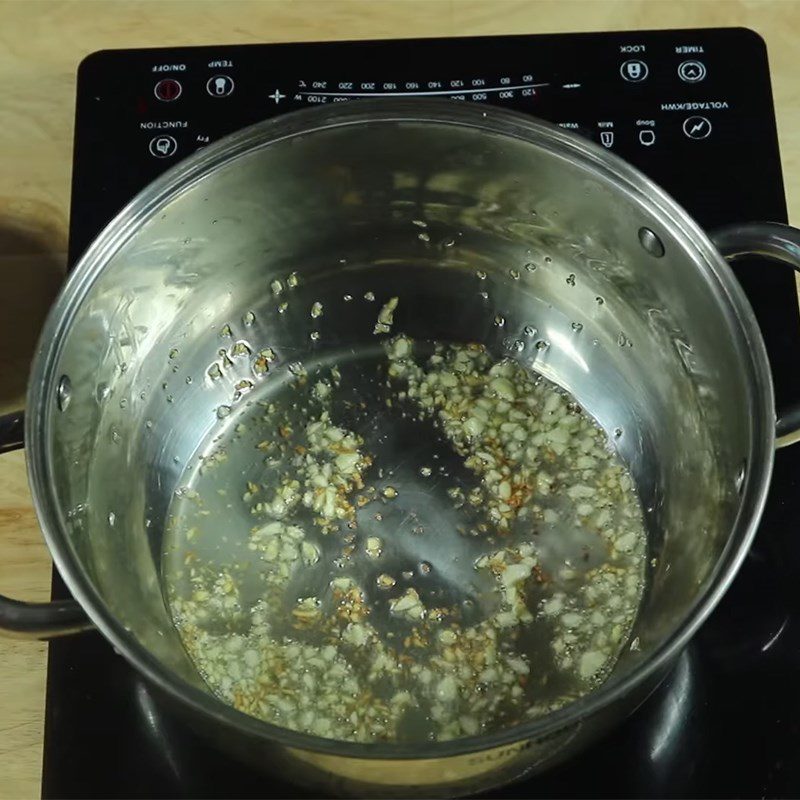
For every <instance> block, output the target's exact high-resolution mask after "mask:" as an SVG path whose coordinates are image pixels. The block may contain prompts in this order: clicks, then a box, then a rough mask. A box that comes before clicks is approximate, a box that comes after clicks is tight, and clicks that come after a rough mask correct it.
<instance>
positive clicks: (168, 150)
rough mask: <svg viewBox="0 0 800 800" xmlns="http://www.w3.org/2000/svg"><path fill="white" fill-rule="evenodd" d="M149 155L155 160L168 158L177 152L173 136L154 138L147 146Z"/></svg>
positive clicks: (176, 144)
mask: <svg viewBox="0 0 800 800" xmlns="http://www.w3.org/2000/svg"><path fill="white" fill-rule="evenodd" d="M148 149H149V150H150V155H152V156H155V157H156V158H169V157H170V156H174V155H175V153H177V152H178V143H177V142H176V141H175V137H174V136H166V135H164V134H162V135H161V136H154V137H153V138H152V139H151V140H150V144H149V145H148Z"/></svg>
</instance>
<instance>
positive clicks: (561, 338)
mask: <svg viewBox="0 0 800 800" xmlns="http://www.w3.org/2000/svg"><path fill="white" fill-rule="evenodd" d="M547 338H548V339H549V340H550V342H551V343H552V344H554V345H555V346H556V347H557V348H558V349H559V351H560V352H562V353H564V355H565V356H566V357H567V358H568V359H570V361H572V362H574V363H575V364H577V365H578V366H579V367H580V368H581V369H582V370H583V371H584V372H588V371H589V365H588V364H587V363H586V359H584V357H583V356H582V355H581V354H580V353H579V352H578V351H577V350H576V349H575V343H574V342H573V341H572V339H573V338H574V337H569V336H565V335H564V334H563V333H561V331H548V332H547Z"/></svg>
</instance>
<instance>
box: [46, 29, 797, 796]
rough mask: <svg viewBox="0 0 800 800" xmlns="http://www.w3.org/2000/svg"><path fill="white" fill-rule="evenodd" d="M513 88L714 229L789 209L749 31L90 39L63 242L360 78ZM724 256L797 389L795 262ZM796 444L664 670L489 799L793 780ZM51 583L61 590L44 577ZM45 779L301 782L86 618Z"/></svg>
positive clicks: (245, 785)
mask: <svg viewBox="0 0 800 800" xmlns="http://www.w3.org/2000/svg"><path fill="white" fill-rule="evenodd" d="M395 94H403V95H418V94H424V95H430V96H445V97H450V98H452V100H453V102H460V101H474V102H481V103H487V104H491V105H498V106H506V107H510V108H513V109H516V110H518V111H521V112H523V113H529V114H533V115H537V116H540V117H543V118H544V119H548V120H550V121H552V122H555V123H557V124H559V125H562V126H565V127H568V128H572V129H575V130H576V131H578V132H579V133H581V134H582V135H587V136H590V137H592V138H594V139H595V140H596V141H597V142H598V143H600V144H601V145H602V146H605V147H608V148H610V149H611V150H613V151H614V152H617V153H619V154H620V155H622V156H623V157H624V158H627V159H628V160H629V161H631V162H632V163H633V164H635V165H636V166H637V167H639V168H640V169H642V170H643V171H644V172H645V173H647V174H648V175H649V176H650V177H652V178H653V179H654V180H656V181H657V182H658V183H660V184H661V185H662V186H664V187H665V188H666V189H667V190H668V191H669V192H670V193H671V194H673V195H674V196H675V197H676V198H677V199H678V200H679V202H681V203H682V204H683V205H684V207H686V208H687V209H688V211H689V212H690V213H691V214H693V215H694V216H695V217H696V219H698V220H699V222H700V223H701V224H702V225H703V226H705V227H706V228H707V229H711V228H714V227H716V226H718V225H721V224H724V223H730V222H736V221H745V220H752V219H762V220H774V221H786V206H785V201H784V195H783V184H782V178H781V167H780V157H779V153H778V144H777V136H776V130H775V119H774V111H773V105H772V95H771V88H770V79H769V68H768V63H767V54H766V50H765V48H764V45H763V42H762V41H761V40H760V39H759V37H758V36H757V35H756V34H754V33H753V32H751V31H747V30H743V29H710V30H683V31H650V32H635V33H604V34H569V35H542V36H507V37H491V38H472V39H428V40H407V41H400V40H397V41H380V42H338V43H314V44H308V43H307V44H281V45H248V46H220V47H202V48H176V49H171V48H167V49H159V50H127V51H104V52H100V53H96V54H93V55H91V56H89V57H88V58H87V59H86V60H85V61H84V62H83V64H82V65H81V67H80V70H79V74H78V86H77V95H78V103H77V116H76V128H75V154H74V157H75V160H74V174H73V196H72V217H71V229H70V233H71V236H70V258H71V262H72V263H74V261H75V259H76V258H77V257H78V256H79V255H80V253H81V252H82V251H83V250H84V249H85V247H86V246H87V244H88V243H89V242H90V241H91V239H92V238H93V237H94V236H95V235H96V234H97V233H98V232H99V230H100V229H101V228H102V226H103V225H104V224H105V223H106V222H108V220H109V219H110V218H111V217H112V216H113V215H114V214H115V213H116V212H117V211H118V210H119V209H120V208H121V207H122V206H123V205H124V204H125V203H126V202H127V201H128V200H129V199H130V198H131V197H132V196H133V195H134V194H135V193H136V192H137V191H138V190H139V189H141V188H142V187H143V186H144V185H145V184H146V183H148V182H149V181H150V180H152V179H153V178H155V177H156V176H157V175H158V174H160V173H161V172H162V171H164V170H165V169H166V168H168V167H169V166H171V165H172V164H173V163H175V162H176V161H177V160H179V159H180V158H183V157H185V156H187V155H189V154H190V153H192V152H193V151H195V150H196V149H197V148H198V147H202V146H203V145H205V144H207V143H208V142H210V141H213V140H215V139H217V138H219V137H220V136H223V135H225V134H227V133H229V132H231V131H234V130H236V129H238V128H241V127H243V126H245V125H248V124H250V123H253V122H256V121H258V120H261V119H264V118H267V117H271V116H275V115H277V114H283V113H286V112H289V111H292V110H294V109H297V108H301V107H306V106H309V105H315V104H323V103H333V102H343V101H352V100H354V99H357V98H359V97H362V96H374V95H379V96H384V95H395ZM736 271H737V275H738V277H739V279H740V280H741V281H742V284H743V285H744V287H745V290H746V292H747V294H748V297H749V298H750V300H751V302H752V304H753V307H754V309H755V311H756V314H757V316H758V319H759V321H760V323H761V325H762V329H763V332H764V336H765V339H766V341H767V345H768V349H769V353H770V358H771V361H772V367H773V371H774V378H775V384H776V392H777V397H778V401H779V404H781V403H787V402H789V401H791V400H792V399H797V398H800V370H798V369H797V367H796V358H795V354H796V352H797V351H798V347H800V326H798V311H797V301H796V294H795V288H794V278H793V276H792V275H790V274H788V271H785V270H782V269H780V268H776V267H775V266H773V265H770V264H765V263H757V262H750V263H743V264H741V265H738V264H737V267H736ZM798 475H800V447H796V448H788V449H785V450H781V451H779V452H778V454H777V457H776V464H775V474H774V479H773V484H772V489H771V492H770V496H769V501H768V504H767V508H766V511H765V514H764V518H763V522H762V524H761V527H760V530H759V532H758V535H757V538H756V542H755V544H754V546H753V548H752V550H751V552H750V554H749V555H748V557H747V559H746V561H745V563H744V566H743V567H742V569H741V572H740V573H739V575H738V576H737V578H736V580H735V582H734V584H733V586H732V587H731V589H730V591H729V592H728V594H727V595H726V597H725V598H724V600H723V601H722V603H721V604H720V606H719V607H718V609H717V610H716V611H715V613H714V614H713V615H712V617H711V618H710V619H709V620H708V621H707V623H706V624H705V625H704V626H703V628H702V630H701V631H700V633H699V634H698V635H697V636H696V637H695V639H694V641H693V642H692V644H691V645H690V646H689V647H688V648H687V650H686V651H685V652H684V653H683V655H682V656H681V657H680V659H679V661H678V662H677V664H676V666H675V669H674V671H673V672H672V673H671V675H670V677H669V678H668V679H667V680H666V681H665V682H664V683H663V684H662V686H661V687H660V688H659V689H658V690H657V691H656V693H655V694H654V695H653V696H652V697H651V698H650V699H649V700H648V701H647V702H646V703H645V705H644V706H642V707H641V708H640V709H639V710H638V711H637V712H636V713H635V714H634V715H633V716H632V717H631V718H630V719H629V720H628V721H627V722H626V723H624V724H623V725H622V726H621V727H619V728H618V729H617V730H616V731H615V732H614V733H612V734H611V735H610V736H609V737H608V738H606V739H605V740H603V741H601V742H599V743H598V744H596V745H595V746H594V747H592V748H591V749H590V750H587V751H586V752H585V753H584V754H582V755H581V756H579V757H578V758H575V759H573V760H572V761H570V762H569V763H567V764H565V765H563V766H561V767H558V768H557V769H555V770H553V771H551V772H549V773H546V774H544V775H541V776H537V777H534V778H531V779H528V780H527V781H524V782H522V783H518V784H516V785H514V786H511V787H506V788H504V789H500V790H497V791H495V792H493V793H492V795H491V796H497V797H583V796H599V797H607V796H623V797H624V796H649V797H662V796H669V797H689V796H692V797H694V796H706V797H723V796H724V797H730V796H740V797H763V796H767V797H792V796H797V795H800V759H798V758H797V753H798V751H800V681H798V680H797V674H798V670H799V669H800V607H799V606H800V593H798V592H797V591H796V585H797V576H798V575H800V537H798V536H797V532H796V530H795V528H796V524H797V521H798V520H800V491H798V488H799V487H798V479H797V476H798ZM53 591H54V594H55V595H56V596H63V595H64V588H63V586H62V584H61V583H60V581H59V580H58V578H57V576H56V577H55V578H54V587H53ZM42 793H43V796H44V797H262V796H263V797H304V796H308V794H307V793H304V792H303V791H302V790H299V789H297V788H295V787H294V786H291V785H289V784H288V783H286V782H285V781H284V780H283V779H282V777H281V776H280V775H278V774H270V773H256V772H253V771H251V770H249V769H248V768H246V767H243V766H242V765H240V764H239V763H237V762H233V761H231V760H230V759H229V758H228V757H226V756H224V755H222V754H220V753H219V752H216V751H214V750H212V749H211V748H210V747H209V746H208V745H207V744H205V743H204V742H201V741H200V740H199V739H197V738H196V737H195V735H194V734H192V733H191V732H190V731H189V729H188V727H187V726H186V725H185V723H184V722H183V721H182V720H181V719H179V718H176V717H174V716H173V715H172V713H171V712H170V711H168V710H166V709H164V708H162V707H161V706H160V704H159V703H158V701H157V700H155V699H154V698H153V697H152V696H151V694H150V693H149V691H148V689H147V687H146V686H145V685H144V684H143V683H142V681H141V680H140V679H139V678H138V676H137V675H136V673H135V672H134V671H133V670H132V669H131V668H130V667H129V666H128V665H127V663H126V662H125V661H124V660H123V659H122V658H121V657H119V656H117V655H116V654H115V653H114V651H113V650H112V648H111V647H110V646H109V645H108V644H107V643H106V642H105V641H104V640H103V639H102V638H101V637H100V635H99V634H94V633H90V634H86V635H82V636H79V637H75V638H71V639H64V640H59V641H55V642H53V643H52V644H51V645H50V657H49V674H48V685H47V719H46V731H45V752H44V778H43V787H42Z"/></svg>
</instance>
